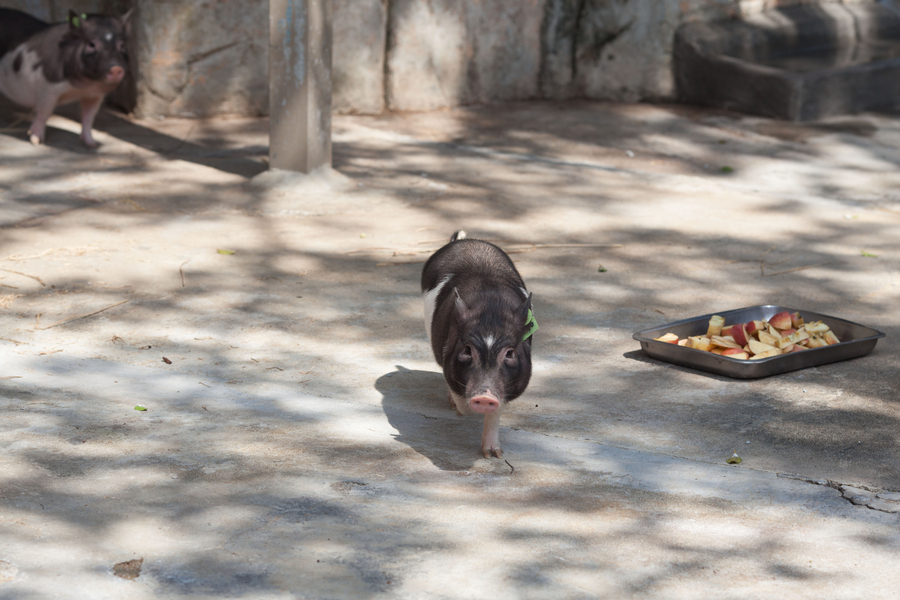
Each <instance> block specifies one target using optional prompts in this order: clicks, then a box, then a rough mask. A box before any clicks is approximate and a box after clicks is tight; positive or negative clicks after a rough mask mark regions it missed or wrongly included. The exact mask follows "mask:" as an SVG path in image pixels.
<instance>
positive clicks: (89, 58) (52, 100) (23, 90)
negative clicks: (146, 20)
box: [0, 9, 129, 148]
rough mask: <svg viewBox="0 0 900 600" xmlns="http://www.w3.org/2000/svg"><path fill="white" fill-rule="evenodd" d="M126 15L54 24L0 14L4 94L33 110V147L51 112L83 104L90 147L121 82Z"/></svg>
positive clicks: (19, 14) (83, 123) (13, 12)
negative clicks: (100, 115)
mask: <svg viewBox="0 0 900 600" xmlns="http://www.w3.org/2000/svg"><path fill="white" fill-rule="evenodd" d="M128 30H129V24H128V15H126V16H125V17H122V18H121V19H119V18H115V17H106V16H102V15H83V14H82V15H77V14H75V13H74V12H71V11H69V19H68V21H67V22H65V23H58V24H56V25H50V24H49V23H45V22H43V21H41V20H39V19H36V18H34V17H32V16H30V15H27V14H25V13H23V12H20V11H17V10H12V9H0V92H2V93H3V95H5V96H7V97H8V98H9V99H10V100H12V101H13V102H15V103H17V104H21V105H22V106H26V107H28V108H31V109H33V110H34V111H35V117H34V121H33V122H32V123H31V127H30V128H29V129H28V135H29V138H30V139H31V143H32V144H40V143H42V142H43V141H44V129H45V126H46V123H47V119H49V118H50V115H51V114H53V109H54V108H56V107H57V106H59V105H60V104H67V103H69V102H74V101H76V100H79V101H80V102H81V141H82V142H84V144H85V145H86V146H87V147H89V148H95V147H96V146H97V142H95V141H94V138H93V136H92V135H91V127H93V125H94V118H95V117H96V116H97V112H98V111H99V110H100V105H101V104H102V103H103V98H104V96H106V94H108V93H110V92H111V91H113V90H114V89H116V87H118V85H119V84H120V83H121V82H122V79H123V78H124V77H125V71H126V69H127V67H128V55H127V52H126V49H125V45H126V41H127V37H128Z"/></svg>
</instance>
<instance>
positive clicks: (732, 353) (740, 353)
mask: <svg viewBox="0 0 900 600" xmlns="http://www.w3.org/2000/svg"><path fill="white" fill-rule="evenodd" d="M722 356H727V357H728V358H736V359H738V360H747V359H748V358H750V355H749V354H747V353H746V352H744V350H743V349H742V348H726V349H725V350H722Z"/></svg>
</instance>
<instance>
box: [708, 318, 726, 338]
mask: <svg viewBox="0 0 900 600" xmlns="http://www.w3.org/2000/svg"><path fill="white" fill-rule="evenodd" d="M724 325H725V317H720V316H719V315H713V316H712V318H710V320H709V326H708V327H707V329H706V337H710V338H711V337H712V336H714V335H720V334H721V333H722V327H723V326H724Z"/></svg>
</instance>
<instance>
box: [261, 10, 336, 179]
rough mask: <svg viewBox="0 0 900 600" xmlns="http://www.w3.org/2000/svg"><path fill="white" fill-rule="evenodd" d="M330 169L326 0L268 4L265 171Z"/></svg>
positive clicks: (328, 42) (328, 34)
mask: <svg viewBox="0 0 900 600" xmlns="http://www.w3.org/2000/svg"><path fill="white" fill-rule="evenodd" d="M322 166H326V167H330V166H331V0H269V168H271V169H284V170H289V171H300V172H302V173H309V172H310V171H312V170H314V169H316V168H318V167H322Z"/></svg>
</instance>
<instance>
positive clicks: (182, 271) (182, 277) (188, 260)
mask: <svg viewBox="0 0 900 600" xmlns="http://www.w3.org/2000/svg"><path fill="white" fill-rule="evenodd" d="M189 262H191V259H187V260H186V261H184V262H183V263H181V266H180V267H178V272H179V273H181V287H184V265H186V264H188V263H189Z"/></svg>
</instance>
